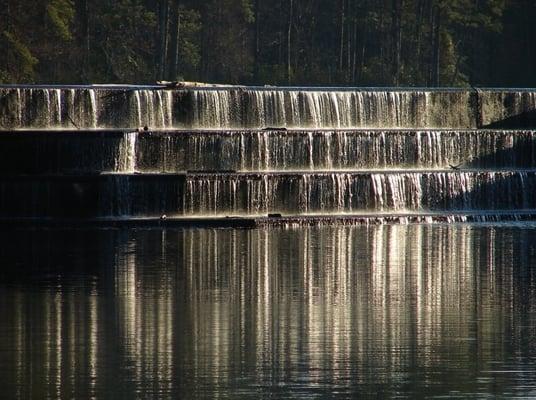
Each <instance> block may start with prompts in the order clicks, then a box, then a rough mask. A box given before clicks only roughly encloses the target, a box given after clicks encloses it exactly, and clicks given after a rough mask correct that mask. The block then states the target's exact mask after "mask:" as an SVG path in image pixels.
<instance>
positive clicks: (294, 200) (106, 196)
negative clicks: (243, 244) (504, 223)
mask: <svg viewBox="0 0 536 400" xmlns="http://www.w3.org/2000/svg"><path fill="white" fill-rule="evenodd" d="M479 210H480V211H483V212H484V211H485V212H486V213H490V212H493V211H500V212H501V213H504V212H505V211H510V212H512V213H516V212H518V211H520V210H523V211H531V210H536V170H512V171H500V172H497V171H463V172H461V171H448V172H447V171H444V172H438V171H396V172H395V171H392V172H383V173H359V172H345V173H343V172H320V171H317V172H307V173H303V172H302V173H289V172H286V173H282V172H279V173H210V174H202V173H192V174H138V175H136V174H101V175H86V176H69V175H55V176H46V175H45V176H35V175H33V176H32V175H30V176H22V175H15V176H7V175H4V176H2V177H0V217H2V218H14V217H17V218H38V217H42V218H66V217H75V218H82V217H92V218H105V217H160V216H162V215H166V216H169V217H177V216H189V217H192V216H222V217H223V216H241V217H247V216H259V215H267V214H272V213H280V214H282V215H299V216H304V215H315V214H322V215H330V214H334V215H335V214H360V213H388V212H392V213H405V212H415V213H427V212H430V211H433V212H434V213H436V214H437V213H445V214H449V213H452V212H461V211H463V212H469V213H474V212H476V211H479ZM531 212H532V211H531Z"/></svg>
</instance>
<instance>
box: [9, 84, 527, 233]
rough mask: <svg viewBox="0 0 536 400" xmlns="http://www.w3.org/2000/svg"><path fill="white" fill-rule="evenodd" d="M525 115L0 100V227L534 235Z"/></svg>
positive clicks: (347, 92) (361, 96) (452, 101)
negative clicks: (490, 229) (351, 227)
mask: <svg viewBox="0 0 536 400" xmlns="http://www.w3.org/2000/svg"><path fill="white" fill-rule="evenodd" d="M535 113H536V91H534V90H532V89H519V90H517V89H396V90H394V89H374V88H370V89H356V88H349V89H341V88H261V87H234V86H233V87H193V88H173V89H168V88H164V87H162V86H71V87H65V86H58V87H41V86H18V87H17V86H0V223H7V224H15V225H16V224H17V223H19V224H20V223H27V224H34V223H47V224H52V225H54V224H59V225H62V224H68V223H71V224H77V225H84V224H90V225H91V224H94V225H100V224H104V225H106V224H108V225H112V226H123V225H127V226H128V225H131V224H132V225H148V226H153V225H155V226H191V225H198V226H219V225H224V226H259V225H266V224H271V225H285V226H289V225H293V224H309V223H311V224H324V223H339V224H347V223H348V224H350V223H351V224H353V223H389V222H398V223H407V222H463V221H480V222H492V221H532V220H535V219H536V218H535V217H536V165H535V159H536V146H535V143H536V140H535V136H536V117H535ZM145 127H146V128H145ZM531 128H534V130H531Z"/></svg>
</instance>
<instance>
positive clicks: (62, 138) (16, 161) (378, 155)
mask: <svg viewBox="0 0 536 400" xmlns="http://www.w3.org/2000/svg"><path fill="white" fill-rule="evenodd" d="M0 142H1V143H2V146H0V171H2V172H3V173H10V174H13V173H21V174H38V173H41V174H61V173H70V174H71V173H91V172H150V173H155V172H165V173H177V172H185V171H314V170H354V171H367V170H369V171H370V170H388V169H392V170H403V169H445V168H449V165H455V166H457V165H460V166H461V167H462V168H470V169H479V168H481V169H494V168H495V169H501V170H504V169H520V168H521V169H527V168H528V169H530V168H532V167H533V166H534V165H536V130H370V129H359V130H358V129H354V130H287V131H281V130H158V131H148V132H137V131H135V130H128V129H126V130H125V129H122V130H119V129H115V130H113V129H106V130H18V131H16V132H0Z"/></svg>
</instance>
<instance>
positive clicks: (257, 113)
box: [0, 86, 536, 129]
mask: <svg viewBox="0 0 536 400" xmlns="http://www.w3.org/2000/svg"><path fill="white" fill-rule="evenodd" d="M535 108H536V92H534V91H533V90H529V89H518V90H515V89H479V90H473V89H410V88H408V89H385V88H368V89H363V88H348V89H342V88H266V87H261V88H247V87H233V86H231V87H220V88H191V89H188V88H184V89H173V90H171V89H165V88H163V87H157V86H156V87H155V86H145V87H144V86H73V87H39V86H26V87H24V86H21V87H16V86H0V128H1V129H24V128H53V127H56V128H58V127H63V128H73V127H77V128H99V127H108V128H110V127H121V128H125V127H140V126H148V127H151V128H170V127H175V128H197V129H207V128H209V129H223V128H264V127H270V126H273V127H289V128H292V127H294V128H458V129H470V128H479V127H481V126H493V125H497V124H500V123H501V122H502V123H503V124H506V126H508V125H511V126H514V127H517V128H521V127H527V126H530V125H532V124H533V123H534V121H535V118H534V115H533V114H532V112H533V111H534V109H535Z"/></svg>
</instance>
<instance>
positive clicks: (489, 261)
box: [0, 225, 536, 398]
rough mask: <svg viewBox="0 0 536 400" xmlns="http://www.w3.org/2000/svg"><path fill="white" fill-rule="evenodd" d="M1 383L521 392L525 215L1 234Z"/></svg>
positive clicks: (194, 389)
mask: <svg viewBox="0 0 536 400" xmlns="http://www.w3.org/2000/svg"><path fill="white" fill-rule="evenodd" d="M0 238H1V239H2V243H3V246H2V247H1V248H0V255H1V257H2V270H1V272H0V276H1V277H2V279H1V283H0V313H1V315H2V316H3V317H2V318H3V323H2V324H1V325H0V339H1V340H0V351H1V354H2V356H1V357H0V372H1V375H2V376H3V377H4V379H2V380H1V382H0V389H1V390H2V393H4V394H5V395H6V397H11V398H14V397H17V396H19V397H36V398H56V397H66V398H67V397H69V398H72V397H131V398H133V397H177V396H179V397H182V398H215V397H221V398H273V396H276V397H281V398H311V397H330V398H348V397H352V396H358V395H363V396H376V397H395V396H397V397H407V398H417V397H430V396H449V395H452V393H454V392H457V393H459V394H460V395H461V396H468V397H479V396H501V395H506V396H508V395H512V396H521V397H523V396H530V395H531V394H532V395H533V394H534V393H535V390H536V380H535V379H534V377H535V376H536V373H535V372H536V371H535V370H534V365H535V363H534V361H536V347H535V343H536V337H535V332H536V312H535V311H536V310H535V306H534V305H535V304H536V275H535V270H534V268H532V263H533V260H534V259H535V256H536V247H535V243H536V229H519V228H500V227H494V228H484V227H480V228H477V227H471V226H425V225H423V226H375V227H337V228H335V227H324V228H311V229H297V230H282V229H272V230H270V229H268V230H266V229H265V230H185V231H161V230H147V231H134V230H130V231H118V230H102V231H61V230H53V231H35V230H27V231H22V230H21V231H17V232H12V231H10V232H5V231H4V232H1V233H0Z"/></svg>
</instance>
